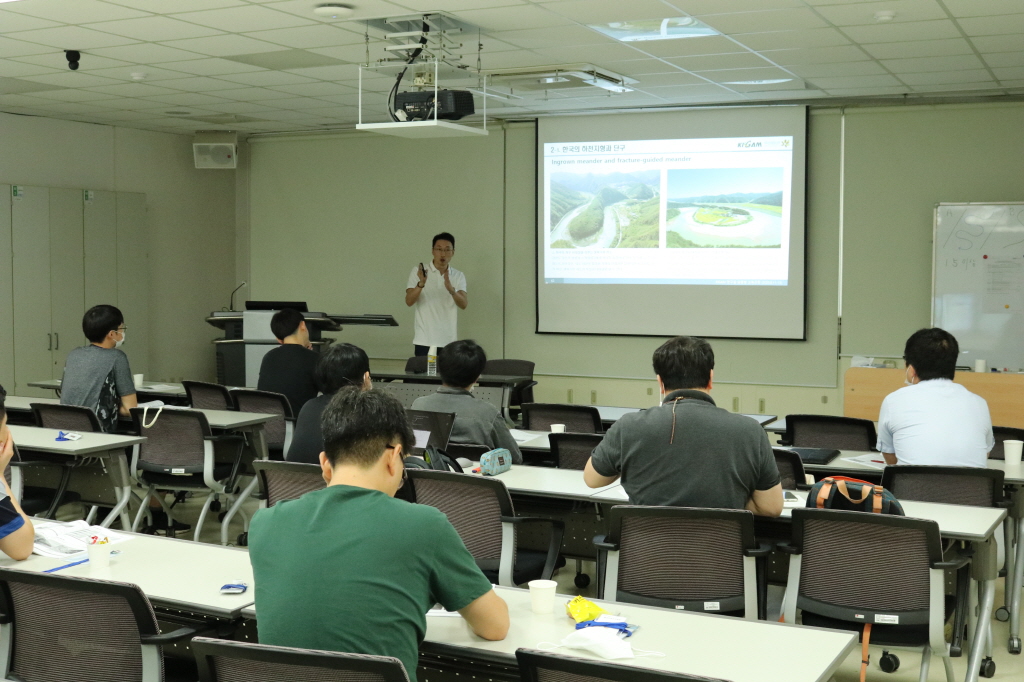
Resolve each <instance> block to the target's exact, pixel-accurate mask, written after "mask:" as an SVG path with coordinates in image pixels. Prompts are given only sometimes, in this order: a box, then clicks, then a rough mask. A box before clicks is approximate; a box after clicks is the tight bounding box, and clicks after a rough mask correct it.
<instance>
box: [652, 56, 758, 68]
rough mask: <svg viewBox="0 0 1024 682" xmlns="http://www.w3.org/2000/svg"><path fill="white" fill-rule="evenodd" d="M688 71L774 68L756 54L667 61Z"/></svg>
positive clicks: (677, 58)
mask: <svg viewBox="0 0 1024 682" xmlns="http://www.w3.org/2000/svg"><path fill="white" fill-rule="evenodd" d="M667 61H669V62H671V63H673V64H675V65H676V66H678V67H680V68H683V69H686V70H687V71H709V70H711V69H754V68H759V67H765V66H772V64H770V63H769V62H768V61H766V60H765V58H764V57H762V56H760V55H759V54H756V53H754V52H738V53H736V54H715V55H704V56H700V57H676V58H674V59H669V60H667Z"/></svg>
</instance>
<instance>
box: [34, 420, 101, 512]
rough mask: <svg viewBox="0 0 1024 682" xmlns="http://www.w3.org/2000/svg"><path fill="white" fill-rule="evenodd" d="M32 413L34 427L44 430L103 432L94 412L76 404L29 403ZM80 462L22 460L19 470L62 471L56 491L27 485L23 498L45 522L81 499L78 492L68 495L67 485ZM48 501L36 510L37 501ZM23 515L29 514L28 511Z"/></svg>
mask: <svg viewBox="0 0 1024 682" xmlns="http://www.w3.org/2000/svg"><path fill="white" fill-rule="evenodd" d="M29 407H31V408H32V414H33V416H34V417H35V420H36V425H37V426H39V427H41V428H44V429H61V430H64V431H77V432H79V433H102V432H103V427H101V426H100V421H99V419H97V417H96V413H95V412H93V411H92V409H90V408H88V407H80V406H77V405H55V404H53V403H30V404H29ZM80 462H81V460H79V459H69V460H65V461H61V462H55V461H53V460H51V459H41V458H38V457H37V458H36V459H31V460H23V461H22V464H20V465H19V466H22V467H28V466H33V467H42V466H59V467H60V469H61V472H60V479H59V480H58V481H57V488H56V490H50V489H48V488H41V487H38V486H26V487H25V488H24V490H23V492H22V495H23V497H24V499H25V501H27V502H28V503H29V507H33V508H36V511H37V513H38V512H41V513H39V516H41V517H42V518H44V519H52V518H54V517H55V516H56V514H57V509H58V508H60V506H61V505H62V504H68V503H71V502H79V501H81V499H82V496H81V495H80V494H79V493H77V492H68V485H69V484H70V483H71V474H72V472H73V470H74V468H75V467H76V466H77V465H78V464H79V463H80ZM43 499H45V500H48V501H49V503H48V504H47V505H46V506H45V507H43V508H42V509H39V508H38V501H39V500H43ZM22 508H23V509H25V513H26V514H32V512H30V511H29V510H28V509H27V508H25V507H22ZM95 509H96V507H93V510H90V515H92V514H94V513H95V511H94V510H95Z"/></svg>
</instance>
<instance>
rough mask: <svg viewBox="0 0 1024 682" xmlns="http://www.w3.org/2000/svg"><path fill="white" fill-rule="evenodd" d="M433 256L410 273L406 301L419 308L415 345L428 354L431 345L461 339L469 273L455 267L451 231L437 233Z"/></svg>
mask: <svg viewBox="0 0 1024 682" xmlns="http://www.w3.org/2000/svg"><path fill="white" fill-rule="evenodd" d="M433 244H434V251H433V258H432V259H431V261H430V263H429V264H428V265H426V266H424V265H423V263H419V264H418V265H416V266H415V267H413V269H412V272H411V273H409V282H408V283H407V284H406V289H405V304H406V305H408V306H415V308H416V331H415V336H413V340H412V343H413V347H414V349H415V353H416V355H426V354H427V351H428V350H429V349H430V347H431V346H437V347H438V348H442V347H443V346H447V345H448V344H449V343H451V342H452V341H455V340H457V339H458V338H459V335H458V310H459V309H460V308H461V309H462V310H465V309H466V306H467V305H468V304H469V299H467V298H466V276H465V275H464V274H462V272H460V271H459V270H456V269H455V268H453V267H451V262H452V257H453V256H454V255H455V237H453V236H452V235H451V234H449V233H448V232H442V233H441V234H438V235H434V241H433Z"/></svg>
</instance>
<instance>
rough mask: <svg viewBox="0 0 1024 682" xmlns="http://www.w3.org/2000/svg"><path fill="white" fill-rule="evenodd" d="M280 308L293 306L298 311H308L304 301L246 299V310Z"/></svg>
mask: <svg viewBox="0 0 1024 682" xmlns="http://www.w3.org/2000/svg"><path fill="white" fill-rule="evenodd" d="M282 308H294V309H295V310H298V311H299V312H300V313H308V312H309V308H308V307H306V302H305V301H246V302H245V309H246V310H281V309H282Z"/></svg>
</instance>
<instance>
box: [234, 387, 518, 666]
mask: <svg viewBox="0 0 1024 682" xmlns="http://www.w3.org/2000/svg"><path fill="white" fill-rule="evenodd" d="M323 436H324V452H323V453H321V454H320V466H321V468H322V469H323V476H324V480H325V481H327V487H326V488H324V489H323V490H318V491H315V492H311V493H306V494H305V495H303V496H302V497H301V498H300V499H297V500H291V501H287V502H280V503H278V504H276V505H274V506H273V507H271V508H269V509H262V510H260V511H259V512H258V513H257V514H256V515H255V516H254V517H253V520H252V524H251V526H250V528H249V557H250V560H251V561H252V567H253V576H254V578H255V582H256V612H257V615H258V623H259V639H260V643H262V644H274V645H279V646H290V647H300V648H305V649H324V650H329V651H342V652H349V653H359V654H376V655H382V656H394V657H396V658H398V659H400V660H401V661H402V663H403V664H404V665H405V669H406V672H407V673H408V674H409V677H410V679H411V680H412V681H413V682H415V680H416V664H417V660H418V657H419V643H420V642H421V641H422V640H423V637H424V634H425V633H426V626H427V623H426V612H427V611H428V610H429V609H430V608H431V607H432V606H433V605H434V604H436V603H440V604H441V605H442V606H444V607H445V608H446V609H447V610H449V611H458V612H459V613H460V614H462V616H463V618H465V619H466V622H467V624H468V625H469V627H470V628H471V629H472V630H473V632H475V633H476V634H477V635H479V636H480V637H483V638H484V639H490V640H500V639H504V638H505V635H506V633H507V632H508V626H509V620H508V607H507V605H506V604H505V601H504V600H503V599H502V598H501V597H499V596H498V595H497V594H495V592H494V590H493V588H492V586H491V583H490V582H489V581H488V580H487V578H486V577H484V574H483V573H482V572H481V571H480V569H479V568H478V567H477V565H476V563H475V562H474V561H473V557H472V556H471V555H470V553H469V551H468V550H467V549H466V546H465V545H464V544H463V542H462V539H461V538H460V537H459V535H458V533H457V532H456V531H455V528H453V527H452V525H451V523H449V522H448V519H447V517H445V515H444V514H442V513H441V512H440V511H438V510H437V509H435V508H433V507H428V506H425V505H419V504H409V503H408V502H404V501H402V500H396V499H394V494H395V493H396V492H397V491H398V489H399V488H400V487H401V485H402V480H403V478H404V472H405V466H404V464H403V461H402V458H403V453H404V452H407V451H410V450H411V448H412V445H413V444H414V442H415V439H414V437H413V433H412V429H411V428H410V427H409V423H408V421H407V420H406V416H405V410H404V409H403V408H402V405H401V403H399V402H398V400H397V399H395V398H394V397H392V396H391V395H390V394H388V393H386V392H384V391H381V390H369V391H361V390H358V389H354V388H348V389H342V390H340V391H338V393H337V394H336V395H335V396H334V398H333V399H332V400H331V402H330V404H329V405H328V406H327V408H326V409H325V410H324V413H323Z"/></svg>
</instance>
